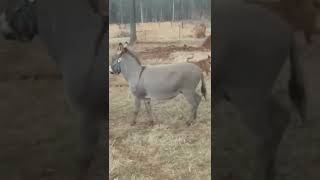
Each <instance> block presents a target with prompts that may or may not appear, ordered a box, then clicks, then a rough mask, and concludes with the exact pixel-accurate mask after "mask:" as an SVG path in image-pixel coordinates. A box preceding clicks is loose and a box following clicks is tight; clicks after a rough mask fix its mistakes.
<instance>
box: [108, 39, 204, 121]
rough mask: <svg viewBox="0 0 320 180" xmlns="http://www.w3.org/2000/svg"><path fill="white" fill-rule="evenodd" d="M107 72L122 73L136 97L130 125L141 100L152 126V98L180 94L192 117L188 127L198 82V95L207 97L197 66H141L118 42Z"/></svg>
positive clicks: (194, 115) (196, 100)
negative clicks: (188, 105)
mask: <svg viewBox="0 0 320 180" xmlns="http://www.w3.org/2000/svg"><path fill="white" fill-rule="evenodd" d="M109 71H110V73H112V74H120V73H122V75H123V77H124V78H125V79H126V80H127V81H128V83H129V87H130V90H131V93H132V94H133V95H134V97H135V103H134V104H135V110H134V115H133V119H132V122H131V125H135V124H136V119H137V115H138V113H139V110H140V104H141V101H142V100H143V101H144V104H145V107H146V110H147V113H148V115H149V120H150V121H149V122H150V125H153V123H154V118H153V114H152V110H151V99H153V98H154V99H172V98H174V97H176V96H177V95H178V94H180V93H182V94H183V95H184V97H185V98H186V100H187V101H188V102H189V104H190V105H191V116H190V119H189V120H188V121H187V125H188V126H189V125H191V124H192V123H193V122H194V121H195V119H196V118H197V109H198V106H199V104H200V101H201V96H200V95H199V94H198V93H197V92H196V88H197V86H198V84H199V82H200V80H201V93H202V95H203V96H204V98H206V86H205V81H204V76H203V74H202V71H201V69H200V68H199V67H198V66H196V65H194V64H191V63H180V64H168V65H155V66H142V65H141V63H140V61H139V59H138V58H137V57H136V56H135V55H134V54H133V53H132V52H131V51H130V50H129V49H128V48H127V47H124V46H123V44H122V43H119V47H118V52H117V54H116V55H115V56H114V57H113V59H112V62H111V65H110V66H109Z"/></svg>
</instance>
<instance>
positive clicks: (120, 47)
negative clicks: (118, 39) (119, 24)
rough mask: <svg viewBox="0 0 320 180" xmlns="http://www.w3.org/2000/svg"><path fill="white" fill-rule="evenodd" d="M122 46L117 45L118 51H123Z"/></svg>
mask: <svg viewBox="0 0 320 180" xmlns="http://www.w3.org/2000/svg"><path fill="white" fill-rule="evenodd" d="M123 48H124V47H123V44H122V43H119V47H118V51H123Z"/></svg>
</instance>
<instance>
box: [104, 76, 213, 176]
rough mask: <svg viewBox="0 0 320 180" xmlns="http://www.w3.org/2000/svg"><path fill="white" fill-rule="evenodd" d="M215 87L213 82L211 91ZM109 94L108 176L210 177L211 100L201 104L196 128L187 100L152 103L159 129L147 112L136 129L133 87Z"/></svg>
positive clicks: (119, 88)
mask: <svg viewBox="0 0 320 180" xmlns="http://www.w3.org/2000/svg"><path fill="white" fill-rule="evenodd" d="M210 86H211V84H210V82H209V81H208V82H207V88H208V92H211V91H210ZM109 93H110V96H109V97H110V100H109V105H110V109H109V114H110V116H109V127H110V129H109V168H110V169H109V174H110V177H109V178H111V179H118V180H128V179H141V180H144V179H148V180H151V179H152V180H154V179H190V180H191V179H192V180H197V179H199V180H204V179H210V177H211V176H210V167H211V148H210V143H211V139H210V137H211V135H210V134H211V130H210V126H211V108H210V107H211V99H209V101H202V102H201V104H200V106H199V111H198V119H197V123H196V124H194V125H193V126H191V127H187V126H186V125H185V122H186V119H188V116H189V106H188V104H187V102H186V101H185V99H184V98H183V97H182V96H178V97H176V98H175V99H173V100H171V101H154V102H153V104H152V105H153V111H154V114H155V115H156V117H157V123H156V125H155V126H154V127H149V126H148V125H147V121H148V117H147V114H146V113H145V110H144V108H142V109H141V111H140V114H139V116H138V122H137V125H136V126H133V127H132V126H130V117H132V112H133V97H132V95H131V94H130V92H129V90H128V88H127V87H117V88H110V92H109ZM208 97H211V94H210V93H209V94H208Z"/></svg>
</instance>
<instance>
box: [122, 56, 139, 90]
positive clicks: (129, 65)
mask: <svg viewBox="0 0 320 180" xmlns="http://www.w3.org/2000/svg"><path fill="white" fill-rule="evenodd" d="M141 70H142V66H141V65H140V64H139V63H138V62H137V61H136V60H134V59H123V62H122V64H121V72H122V75H123V77H124V78H125V79H126V80H127V81H128V83H129V85H130V86H135V85H136V84H137V83H138V81H139V75H140V72H141Z"/></svg>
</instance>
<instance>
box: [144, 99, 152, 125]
mask: <svg viewBox="0 0 320 180" xmlns="http://www.w3.org/2000/svg"><path fill="white" fill-rule="evenodd" d="M144 105H145V107H146V111H147V113H148V115H149V120H150V121H149V123H150V126H153V124H154V119H153V114H152V109H151V99H150V98H147V99H144Z"/></svg>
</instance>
